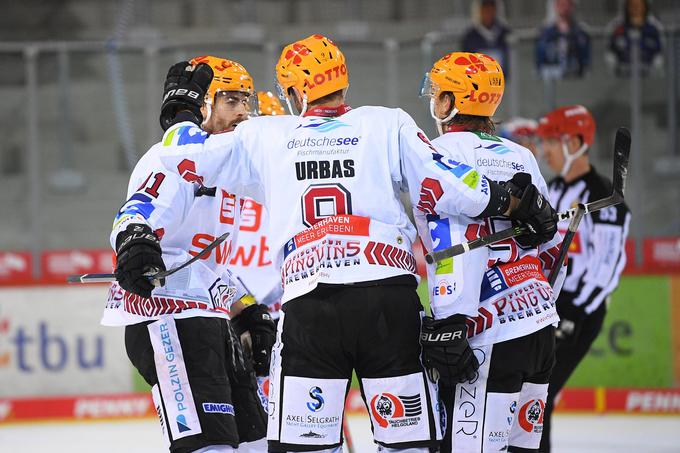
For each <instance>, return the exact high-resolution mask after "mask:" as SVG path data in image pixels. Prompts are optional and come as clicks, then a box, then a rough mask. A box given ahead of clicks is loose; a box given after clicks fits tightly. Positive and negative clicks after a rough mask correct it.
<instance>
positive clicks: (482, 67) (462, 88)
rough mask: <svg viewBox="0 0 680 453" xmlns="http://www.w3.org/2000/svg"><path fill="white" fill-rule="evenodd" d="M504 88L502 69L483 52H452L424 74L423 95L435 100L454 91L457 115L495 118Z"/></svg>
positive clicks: (421, 93)
mask: <svg viewBox="0 0 680 453" xmlns="http://www.w3.org/2000/svg"><path fill="white" fill-rule="evenodd" d="M504 89H505V78H504V76H503V70H502V69H501V65H500V64H498V62H497V61H496V60H494V59H493V58H491V57H489V56H488V55H484V54H481V53H470V52H452V53H449V54H447V55H445V56H444V57H442V58H441V59H440V60H439V61H437V62H436V63H435V64H434V66H432V69H430V72H428V73H427V74H425V78H424V79H423V84H422V86H421V89H420V95H421V96H430V97H434V96H439V94H440V93H443V92H451V93H453V95H454V97H455V100H454V107H455V110H456V113H461V114H463V115H476V116H493V114H494V113H496V109H497V108H498V105H499V104H500V103H501V99H502V98H503V90H504ZM452 118H453V116H452ZM448 120H450V118H449V119H448ZM448 120H447V121H448Z"/></svg>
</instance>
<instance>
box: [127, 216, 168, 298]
mask: <svg viewBox="0 0 680 453" xmlns="http://www.w3.org/2000/svg"><path fill="white" fill-rule="evenodd" d="M164 270H165V264H164V263H163V259H162V258H161V245H160V241H159V239H158V236H156V235H155V234H154V232H153V231H151V228H149V226H148V225H143V224H132V225H128V226H127V228H126V229H125V231H121V232H120V233H118V236H117V237H116V271H115V275H116V280H118V284H119V285H120V286H121V287H122V288H123V289H124V290H126V291H129V292H131V293H135V294H138V295H140V296H142V297H147V298H148V297H151V291H152V290H153V289H154V285H153V283H152V282H151V280H150V279H149V275H150V274H155V273H156V272H160V271H164ZM160 284H161V286H162V285H164V284H165V280H164V279H162V280H161V282H160Z"/></svg>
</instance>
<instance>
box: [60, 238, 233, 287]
mask: <svg viewBox="0 0 680 453" xmlns="http://www.w3.org/2000/svg"><path fill="white" fill-rule="evenodd" d="M228 236H229V233H224V234H223V235H222V236H220V237H218V238H217V239H215V240H214V241H212V242H211V243H210V244H208V246H207V247H206V248H204V249H203V250H201V251H200V252H199V253H197V254H196V256H194V257H193V258H191V259H190V260H187V261H186V262H184V263H182V264H180V265H179V266H177V267H173V268H172V269H170V270H167V271H161V272H153V273H146V274H145V276H147V277H149V278H150V279H151V280H153V284H154V285H155V286H160V279H162V278H165V277H169V276H170V275H172V274H174V273H175V272H177V271H180V270H182V269H184V268H185V267H187V266H189V265H191V264H192V263H194V262H196V261H198V260H200V259H201V258H203V257H206V256H208V255H210V252H212V251H213V250H215V248H217V246H218V245H220V244H221V243H222V242H224V240H225V239H227V237H228ZM66 281H67V282H69V283H106V282H115V281H116V275H115V274H74V275H69V276H68V278H67V279H66Z"/></svg>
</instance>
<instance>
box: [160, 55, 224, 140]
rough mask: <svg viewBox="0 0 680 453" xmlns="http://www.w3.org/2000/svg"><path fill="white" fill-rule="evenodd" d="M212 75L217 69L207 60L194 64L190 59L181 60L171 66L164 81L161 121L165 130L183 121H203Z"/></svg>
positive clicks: (199, 123)
mask: <svg viewBox="0 0 680 453" xmlns="http://www.w3.org/2000/svg"><path fill="white" fill-rule="evenodd" d="M212 78H213V70H212V68H211V67H210V66H208V65H207V64H205V63H201V64H199V65H197V66H196V67H195V68H192V67H191V64H190V63H189V62H188V61H181V62H179V63H175V64H174V65H172V66H171V67H170V70H169V71H168V75H167V76H166V77H165V84H164V85H163V104H162V105H161V116H160V121H161V127H162V128H163V130H164V131H165V130H167V129H168V128H169V127H170V126H172V125H173V124H176V123H179V122H181V121H191V122H192V123H194V124H196V125H197V126H200V125H201V123H202V122H203V115H202V114H201V105H203V99H204V97H205V93H206V92H207V91H208V88H209V87H210V82H211V81H212Z"/></svg>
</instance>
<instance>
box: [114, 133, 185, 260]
mask: <svg viewBox="0 0 680 453" xmlns="http://www.w3.org/2000/svg"><path fill="white" fill-rule="evenodd" d="M159 146H160V145H159V144H157V145H154V146H153V147H152V148H151V149H150V150H149V151H148V152H147V153H146V154H145V155H144V156H143V157H142V158H141V159H140V160H139V162H137V165H136V166H135V168H134V170H133V171H132V175H131V176H130V182H129V183H128V190H127V197H126V201H125V202H124V203H123V205H122V206H121V208H120V210H119V211H118V213H117V214H116V217H115V219H114V223H113V229H112V231H111V236H110V241H111V246H112V247H113V248H114V249H115V247H116V237H117V236H118V233H120V232H121V231H124V230H125V229H126V227H127V226H128V225H129V224H133V223H141V224H145V225H148V226H149V227H150V228H151V229H152V230H153V231H156V232H157V234H159V233H160V234H159V236H162V235H163V233H164V232H165V231H168V230H174V229H176V228H177V227H178V226H179V225H180V224H181V223H182V220H183V219H184V218H185V217H186V215H187V213H188V211H189V209H190V207H191V203H192V200H193V197H194V191H195V190H196V186H195V185H194V184H193V183H191V182H189V181H187V180H184V179H182V177H181V176H180V175H179V174H178V173H176V172H171V171H168V170H167V169H166V168H165V166H164V165H163V164H162V163H161V161H160V158H159Z"/></svg>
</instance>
